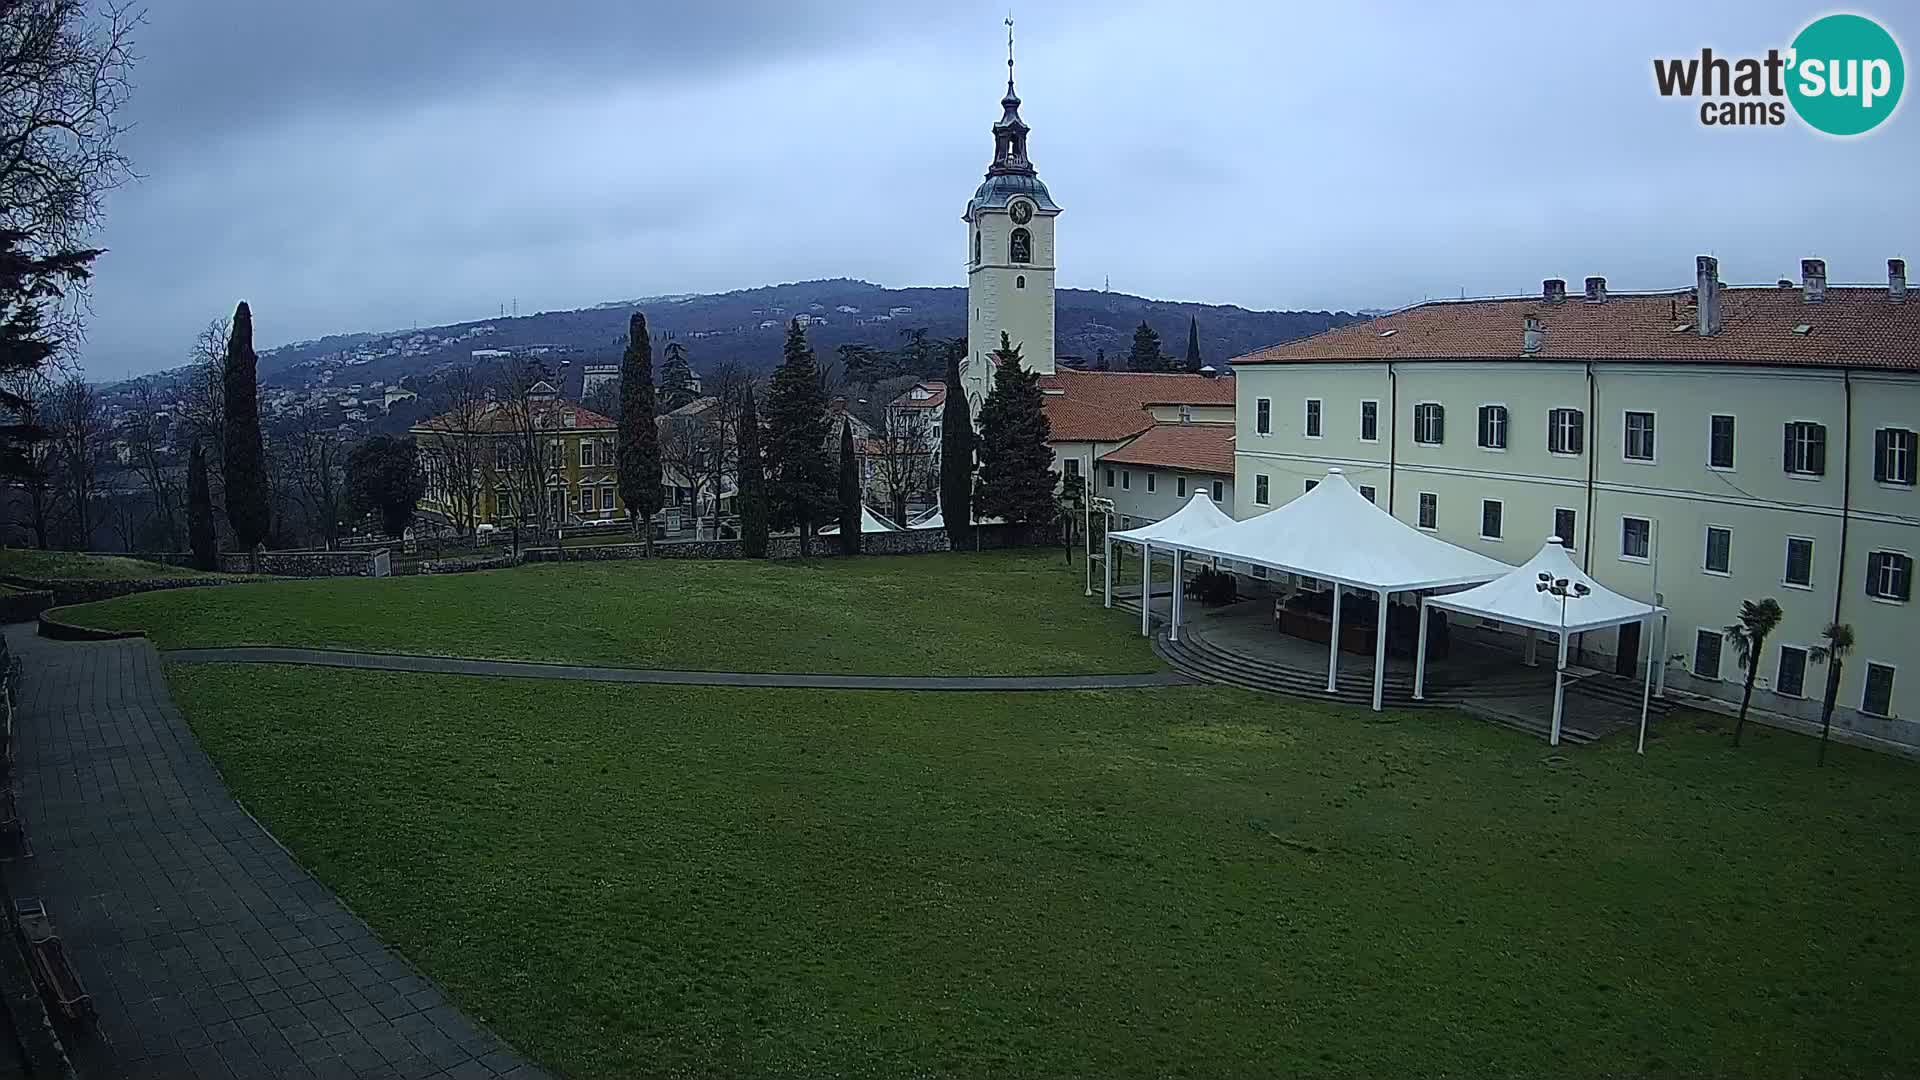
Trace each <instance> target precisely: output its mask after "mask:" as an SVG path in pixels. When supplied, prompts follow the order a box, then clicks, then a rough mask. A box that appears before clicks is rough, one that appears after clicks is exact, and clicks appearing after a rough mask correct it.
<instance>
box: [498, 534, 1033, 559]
mask: <svg viewBox="0 0 1920 1080" xmlns="http://www.w3.org/2000/svg"><path fill="white" fill-rule="evenodd" d="M977 531H978V533H979V538H980V543H979V547H980V549H981V550H982V551H998V550H1001V549H1004V548H1016V547H1033V546H1035V545H1034V543H1033V540H1034V536H1035V533H1036V530H1033V529H1029V528H1027V527H1025V526H1018V525H988V526H983V527H981V528H980V529H979V530H977ZM1038 532H1040V533H1041V538H1042V539H1043V540H1044V539H1045V530H1038ZM951 550H953V548H952V546H951V545H950V544H949V543H948V540H947V533H946V530H944V529H903V530H901V531H898V532H884V533H863V534H861V537H860V552H861V554H863V555H925V554H931V553H933V552H938V551H951ZM646 554H647V548H646V545H645V544H593V545H589V546H586V547H562V548H553V547H540V548H527V549H525V551H524V555H525V558H526V561H527V562H590V561H594V560H599V559H643V558H646ZM839 554H840V541H839V538H838V537H836V536H820V537H815V538H814V541H813V543H812V544H810V545H809V546H808V548H807V557H808V558H815V559H818V558H833V557H836V556H838V555H839ZM653 556H654V558H656V559H740V558H745V556H744V555H742V554H741V550H740V541H738V540H673V541H665V540H663V541H657V542H655V543H654V545H653ZM799 557H800V538H799V537H797V536H776V537H773V538H771V539H769V540H768V541H767V558H769V559H797V558H799Z"/></svg>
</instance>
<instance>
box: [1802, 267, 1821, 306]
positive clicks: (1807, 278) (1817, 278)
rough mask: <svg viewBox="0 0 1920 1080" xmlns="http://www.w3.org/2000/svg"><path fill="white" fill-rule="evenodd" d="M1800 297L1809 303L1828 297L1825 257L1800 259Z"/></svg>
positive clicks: (1815, 302)
mask: <svg viewBox="0 0 1920 1080" xmlns="http://www.w3.org/2000/svg"><path fill="white" fill-rule="evenodd" d="M1800 298H1801V299H1802V300H1805V301H1806V302H1807V303H1809V304H1817V303H1819V302H1820V301H1822V300H1825V299H1826V298H1827V261H1826V260H1825V259H1801V260H1800Z"/></svg>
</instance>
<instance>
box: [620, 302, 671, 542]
mask: <svg viewBox="0 0 1920 1080" xmlns="http://www.w3.org/2000/svg"><path fill="white" fill-rule="evenodd" d="M653 415H654V397H653V342H652V341H649V340H648V339H647V317H646V316H645V315H642V314H640V313H639V312H637V311H636V312H634V313H633V318H632V319H630V320H628V322H627V351H626V353H625V354H624V355H622V356H621V358H620V417H619V421H620V434H619V439H620V498H621V500H622V501H624V502H625V503H626V504H627V517H628V518H629V519H630V520H631V521H632V522H633V527H634V528H635V529H637V530H639V531H640V535H641V536H642V537H643V538H644V542H645V544H646V547H647V557H648V558H652V557H653V515H655V514H657V513H659V512H660V503H661V502H662V500H663V496H662V493H661V491H660V429H659V428H657V427H655V426H654V423H653Z"/></svg>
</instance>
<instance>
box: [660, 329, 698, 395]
mask: <svg viewBox="0 0 1920 1080" xmlns="http://www.w3.org/2000/svg"><path fill="white" fill-rule="evenodd" d="M699 396H700V395H699V394H698V393H696V392H695V391H694V389H693V369H692V368H691V367H689V366H687V347H686V346H685V345H682V344H680V343H679V342H677V341H673V340H669V341H668V342H667V357H666V361H665V362H664V363H662V364H661V365H660V399H661V400H660V411H661V412H672V411H673V410H675V409H677V408H679V407H680V406H682V405H685V404H687V403H688V402H690V401H692V400H693V399H695V398H697V397H699Z"/></svg>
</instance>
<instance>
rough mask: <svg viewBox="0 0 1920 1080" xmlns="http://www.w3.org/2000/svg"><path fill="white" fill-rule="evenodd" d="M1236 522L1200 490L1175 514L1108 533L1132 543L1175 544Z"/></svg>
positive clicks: (1113, 537)
mask: <svg viewBox="0 0 1920 1080" xmlns="http://www.w3.org/2000/svg"><path fill="white" fill-rule="evenodd" d="M1233 523H1234V522H1233V518H1232V517H1231V516H1229V515H1228V514H1227V512H1226V511H1224V510H1222V509H1220V508H1219V507H1218V506H1215V505H1214V503H1213V499H1212V498H1210V497H1209V496H1208V495H1207V493H1206V492H1204V491H1196V492H1194V493H1193V497H1192V498H1190V499H1188V500H1187V505H1185V506H1183V507H1181V508H1180V509H1178V510H1175V511H1174V512H1173V513H1172V514H1169V515H1168V516H1166V517H1163V518H1161V519H1160V520H1159V521H1156V522H1153V523H1152V524H1150V525H1142V526H1140V527H1139V528H1137V529H1128V530H1127V531H1125V532H1117V533H1108V534H1107V539H1109V540H1122V541H1125V542H1127V543H1132V544H1171V543H1174V542H1176V541H1180V540H1184V539H1186V538H1188V537H1191V536H1198V535H1199V534H1201V533H1205V532H1211V531H1213V530H1214V529H1218V528H1221V527H1222V526H1226V525H1232V524H1233Z"/></svg>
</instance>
